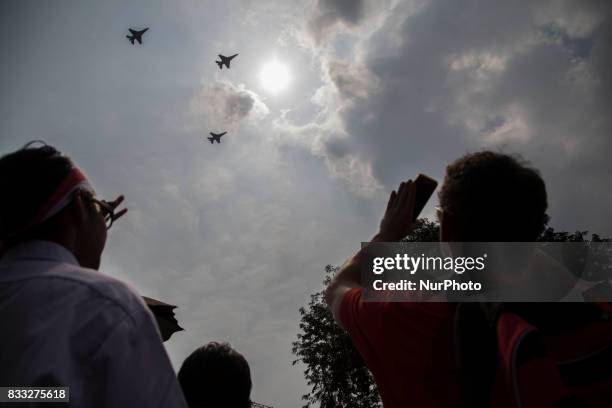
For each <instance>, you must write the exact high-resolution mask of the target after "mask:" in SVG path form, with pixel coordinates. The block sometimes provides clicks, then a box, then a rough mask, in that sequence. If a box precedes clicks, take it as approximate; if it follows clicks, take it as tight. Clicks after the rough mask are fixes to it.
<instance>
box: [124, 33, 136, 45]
mask: <svg viewBox="0 0 612 408" xmlns="http://www.w3.org/2000/svg"><path fill="white" fill-rule="evenodd" d="M125 37H126V38H127V39H128V40H130V42H131V43H132V44H134V39H135V38H134V37H132V36H130V35H126V36H125Z"/></svg>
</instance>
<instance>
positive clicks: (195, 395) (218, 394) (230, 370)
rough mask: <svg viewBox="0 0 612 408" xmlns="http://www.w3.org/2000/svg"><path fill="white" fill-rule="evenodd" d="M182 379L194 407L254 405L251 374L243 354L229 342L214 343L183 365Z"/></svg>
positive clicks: (179, 374) (236, 407)
mask: <svg viewBox="0 0 612 408" xmlns="http://www.w3.org/2000/svg"><path fill="white" fill-rule="evenodd" d="M178 380H179V383H180V384H181V387H182V389H183V393H184V394H185V399H186V400H187V404H188V405H189V406H190V407H192V408H196V407H197V408H207V407H227V408H248V407H250V406H251V399H250V394H251V387H252V383H251V371H250V368H249V363H247V361H246V359H245V358H244V356H243V355H242V354H240V353H239V352H237V351H236V350H234V349H233V348H232V347H231V346H230V345H229V344H228V343H217V342H214V341H213V342H210V343H208V344H206V345H204V346H202V347H200V348H198V349H196V350H195V351H194V352H193V353H191V355H189V357H187V359H185V361H184V362H183V365H182V366H181V369H180V370H179V373H178Z"/></svg>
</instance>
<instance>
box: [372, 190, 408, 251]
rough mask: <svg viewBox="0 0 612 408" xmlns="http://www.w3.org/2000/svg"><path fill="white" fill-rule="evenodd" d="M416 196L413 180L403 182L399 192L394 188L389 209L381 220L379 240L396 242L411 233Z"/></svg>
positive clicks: (388, 204) (388, 205)
mask: <svg viewBox="0 0 612 408" xmlns="http://www.w3.org/2000/svg"><path fill="white" fill-rule="evenodd" d="M415 197H416V185H415V183H414V182H413V181H412V180H408V181H404V182H402V183H401V184H400V186H399V188H398V189H397V192H396V191H395V190H394V191H393V192H392V193H391V195H390V196H389V202H388V203H387V210H386V211H385V215H384V216H383V219H382V221H381V222H380V230H379V232H378V235H377V240H378V241H386V242H395V241H399V240H401V239H402V238H404V237H405V236H406V235H408V233H410V229H411V228H412V223H413V222H412V214H413V212H414V202H415Z"/></svg>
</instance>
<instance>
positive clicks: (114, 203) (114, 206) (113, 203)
mask: <svg viewBox="0 0 612 408" xmlns="http://www.w3.org/2000/svg"><path fill="white" fill-rule="evenodd" d="M124 199H125V197H124V196H123V195H120V196H119V197H117V199H116V200H114V201H109V202H108V205H109V206H111V208H112V209H113V211H115V210H116V209H117V207H119V206H120V205H121V203H122V202H123V200H124ZM127 211H128V209H127V208H124V209H122V210H119V212H114V213H113V222H114V221H117V220H118V219H119V218H121V217H123V216H124V215H125V213H127Z"/></svg>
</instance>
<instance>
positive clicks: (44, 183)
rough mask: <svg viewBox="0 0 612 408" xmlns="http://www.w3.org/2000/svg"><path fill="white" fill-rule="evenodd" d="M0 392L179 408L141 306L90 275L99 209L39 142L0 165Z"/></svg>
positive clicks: (100, 231) (105, 222)
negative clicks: (28, 389) (60, 390)
mask: <svg viewBox="0 0 612 408" xmlns="http://www.w3.org/2000/svg"><path fill="white" fill-rule="evenodd" d="M0 190H1V191H2V200H0V240H1V241H2V248H3V249H2V252H3V253H2V257H1V259H0V315H1V316H2V319H0V361H2V365H1V367H0V384H3V385H6V386H8V385H15V386H64V387H69V391H70V405H71V406H74V407H186V403H185V400H184V397H183V395H182V392H181V390H180V387H179V384H178V381H177V380H176V376H175V373H174V371H173V369H172V366H171V364H170V361H169V359H168V355H167V354H166V351H165V349H164V347H163V345H162V342H161V338H160V334H159V332H158V330H157V326H156V325H155V323H154V321H153V319H152V315H151V313H150V311H149V310H148V309H147V307H146V305H145V304H144V301H143V300H142V298H141V297H140V296H138V295H137V294H136V293H135V291H134V290H133V289H132V288H130V287H129V286H128V285H126V284H125V283H123V282H120V281H119V280H117V279H114V278H111V277H109V276H106V275H104V274H102V273H101V272H99V271H98V268H99V267H100V259H101V255H102V252H103V250H104V246H105V243H106V238H107V229H108V228H110V226H111V225H112V223H113V222H115V221H117V220H118V219H119V218H120V217H121V216H123V215H124V214H125V213H126V211H127V210H125V209H124V210H120V211H119V210H117V207H118V206H119V205H120V204H121V202H122V201H123V196H120V197H119V198H117V199H116V200H114V201H110V202H106V201H103V200H100V199H98V198H97V197H96V192H95V190H94V189H93V187H92V185H91V183H90V182H89V181H88V180H87V178H86V177H85V175H84V174H83V172H82V171H81V170H79V168H78V167H76V165H75V164H74V163H73V162H72V160H71V159H70V158H68V157H67V156H65V155H63V154H61V153H60V152H59V151H58V150H57V149H55V148H54V147H52V146H48V145H46V144H45V143H42V142H35V143H29V144H27V145H26V146H25V147H23V148H22V149H19V150H17V151H15V152H13V153H10V154H7V155H5V156H3V157H2V158H0Z"/></svg>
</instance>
